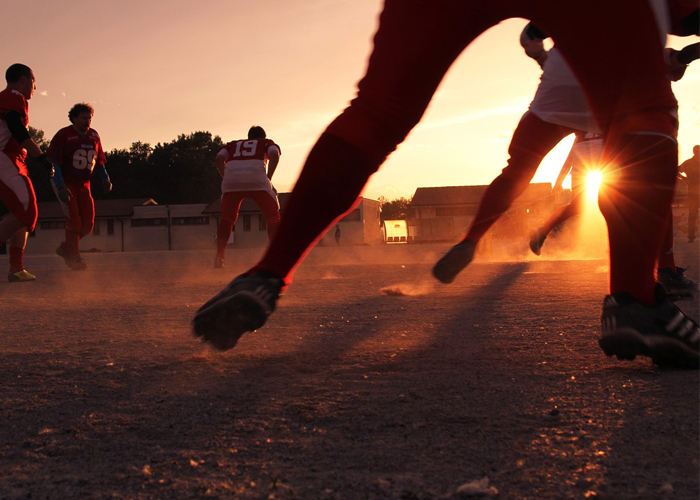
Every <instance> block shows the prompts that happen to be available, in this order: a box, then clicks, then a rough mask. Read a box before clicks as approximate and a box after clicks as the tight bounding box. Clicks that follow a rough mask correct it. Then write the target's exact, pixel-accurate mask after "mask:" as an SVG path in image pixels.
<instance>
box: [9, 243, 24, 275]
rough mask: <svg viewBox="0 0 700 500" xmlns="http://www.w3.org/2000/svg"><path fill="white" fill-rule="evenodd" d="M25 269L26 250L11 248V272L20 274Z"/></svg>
mask: <svg viewBox="0 0 700 500" xmlns="http://www.w3.org/2000/svg"><path fill="white" fill-rule="evenodd" d="M22 269H24V248H20V247H13V246H10V270H11V271H12V272H13V273H18V272H20V271H21V270H22Z"/></svg>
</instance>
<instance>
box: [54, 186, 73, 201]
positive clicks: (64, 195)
mask: <svg viewBox="0 0 700 500" xmlns="http://www.w3.org/2000/svg"><path fill="white" fill-rule="evenodd" d="M56 191H58V199H59V200H61V201H62V202H63V203H68V202H69V201H70V199H71V194H70V189H68V188H67V187H66V186H61V187H60V188H56Z"/></svg>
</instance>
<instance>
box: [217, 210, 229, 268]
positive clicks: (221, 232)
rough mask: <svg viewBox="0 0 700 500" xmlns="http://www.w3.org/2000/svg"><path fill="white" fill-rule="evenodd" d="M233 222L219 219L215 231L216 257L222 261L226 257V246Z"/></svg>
mask: <svg viewBox="0 0 700 500" xmlns="http://www.w3.org/2000/svg"><path fill="white" fill-rule="evenodd" d="M232 230H233V221H230V220H224V219H221V222H219V227H218V228H217V229H216V256H217V257H218V258H220V259H223V258H224V257H225V256H226V245H228V239H229V238H230V237H231V231H232Z"/></svg>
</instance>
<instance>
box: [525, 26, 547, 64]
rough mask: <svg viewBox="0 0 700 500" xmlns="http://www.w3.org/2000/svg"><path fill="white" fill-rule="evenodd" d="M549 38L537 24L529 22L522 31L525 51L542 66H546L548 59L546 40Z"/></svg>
mask: <svg viewBox="0 0 700 500" xmlns="http://www.w3.org/2000/svg"><path fill="white" fill-rule="evenodd" d="M546 38H548V37H547V35H545V34H544V33H543V32H542V31H541V30H540V29H539V28H538V27H537V26H535V25H534V24H532V23H528V24H527V26H525V28H524V29H523V31H522V33H520V45H521V46H522V48H523V49H525V53H526V54H527V55H528V56H529V57H531V58H532V59H534V60H535V61H537V64H539V65H540V67H544V63H545V61H546V60H547V51H546V50H545V48H544V40H545V39H546Z"/></svg>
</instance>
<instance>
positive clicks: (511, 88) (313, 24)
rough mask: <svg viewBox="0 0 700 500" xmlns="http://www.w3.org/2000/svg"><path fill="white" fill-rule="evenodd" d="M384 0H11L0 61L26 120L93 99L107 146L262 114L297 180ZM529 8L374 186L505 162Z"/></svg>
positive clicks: (694, 105) (693, 91)
mask: <svg viewBox="0 0 700 500" xmlns="http://www.w3.org/2000/svg"><path fill="white" fill-rule="evenodd" d="M381 5H382V2H380V1H379V0H304V1H303V2H301V1H288V0H287V1H283V0H268V1H266V2H262V3H257V4H255V6H253V4H251V3H249V2H241V1H230V0H229V1H222V0H203V1H200V2H194V3H193V2H188V1H184V0H173V1H171V2H167V3H164V2H141V1H137V0H114V1H111V2H83V1H79V2H12V3H9V4H8V5H6V6H5V7H4V9H3V14H4V18H5V23H4V26H3V43H2V44H0V65H2V66H3V71H4V69H5V68H7V67H8V66H9V65H10V64H12V63H15V62H21V63H24V64H27V65H28V66H30V67H31V68H32V69H33V70H34V72H35V74H36V77H37V93H36V94H35V96H34V98H33V99H32V100H31V101H30V124H31V125H32V126H33V127H35V128H38V129H41V130H43V131H44V132H45V134H46V135H47V137H48V138H50V137H52V136H53V134H54V133H55V132H56V131H57V130H58V129H59V128H61V127H64V126H66V125H67V124H68V118H67V113H68V110H69V109H70V107H71V106H72V105H73V104H75V103H76V102H80V101H86V102H89V103H91V104H92V105H93V106H94V107H95V117H94V119H93V124H92V126H93V127H94V128H95V129H96V130H98V131H99V133H100V135H101V136H102V142H103V144H104V147H105V149H107V150H111V149H114V148H129V147H130V146H131V144H132V143H133V142H136V141H143V142H148V143H151V145H155V144H156V143H159V142H170V141H172V140H174V139H175V138H176V137H177V136H178V135H179V134H189V133H191V132H195V131H200V130H204V131H209V132H211V133H212V134H214V135H218V136H221V138H222V139H223V140H224V141H230V140H233V139H238V138H241V137H243V136H244V135H245V133H246V132H247V130H248V127H249V126H250V125H252V124H258V125H262V126H263V127H264V128H265V129H266V130H267V133H268V136H269V137H270V138H272V139H273V140H275V141H276V142H277V143H279V144H280V146H281V148H282V152H283V154H282V158H281V161H280V166H279V168H278V169H277V172H276V174H275V179H274V181H275V184H276V186H277V188H278V190H280V191H288V190H290V189H291V188H292V186H293V184H294V182H295V180H296V178H297V176H298V175H299V172H300V169H301V167H302V164H303V162H304V159H305V157H306V155H307V153H308V151H309V149H310V148H311V146H312V145H313V143H314V141H315V140H316V138H317V137H318V135H319V134H320V133H321V132H322V131H323V129H324V128H325V126H326V125H327V124H328V123H329V122H330V120H331V119H333V118H334V117H335V116H336V115H337V114H338V113H339V112H340V111H341V110H342V109H344V108H345V106H347V104H348V102H349V101H350V99H352V98H353V96H354V93H355V85H356V83H357V81H358V80H359V78H360V77H361V76H362V74H363V73H364V69H365V64H366V60H367V57H368V55H369V53H370V51H371V39H372V35H373V33H374V31H375V30H376V27H377V16H378V13H379V11H380V9H381ZM8 20H12V22H9V21H8ZM525 23H526V21H525V20H522V19H514V20H510V21H507V22H504V23H502V24H500V25H499V26H497V27H495V28H493V29H491V30H490V31H488V32H487V33H486V34H485V35H483V36H482V37H480V38H479V39H478V40H477V41H476V42H475V43H474V44H473V45H472V46H471V47H470V48H469V49H468V50H467V51H466V52H465V53H464V54H462V56H461V57H460V58H459V59H458V60H457V62H456V64H455V65H454V66H453V67H452V69H451V70H450V72H449V73H448V75H447V78H446V79H445V81H444V82H443V84H442V85H441V87H440V88H439V90H438V92H437V94H436V95H435V98H434V100H433V102H432V103H431V105H430V107H429V109H428V111H427V113H426V115H425V117H424V119H423V121H422V122H421V123H420V124H419V125H418V127H416V129H415V130H414V131H413V132H412V133H411V134H410V135H409V137H408V139H407V141H406V142H405V143H404V144H402V145H401V146H400V147H399V149H398V151H397V152H395V153H394V154H393V155H392V156H391V157H390V158H389V160H388V161H387V162H386V164H385V165H384V166H383V167H382V169H381V170H380V171H379V173H377V174H375V176H374V177H373V178H372V179H371V181H370V184H369V185H368V187H367V189H366V190H365V195H366V196H368V197H370V198H377V197H378V196H380V195H383V196H386V197H387V198H389V199H393V198H397V197H399V196H406V197H409V196H412V195H413V193H414V191H415V189H416V188H417V187H430V186H448V185H468V184H488V183H489V182H491V180H492V179H493V178H494V177H495V176H496V175H498V173H499V172H500V170H501V169H502V168H503V167H504V166H505V161H506V159H507V146H508V142H509V140H510V137H511V134H512V132H513V130H514V128H515V126H516V125H517V123H518V120H519V119H520V116H521V115H522V114H523V113H524V112H525V111H526V109H527V106H528V104H529V102H530V100H531V99H532V96H533V95H534V92H535V89H536V87H537V84H538V83H539V76H540V69H539V67H538V66H537V64H536V63H535V62H534V61H532V60H530V59H529V58H528V57H527V56H525V54H524V53H523V51H522V49H521V48H520V45H519V43H518V36H519V33H520V30H521V29H522V27H523V26H524V25H525ZM693 41H697V38H689V39H684V40H679V39H674V40H672V41H671V44H672V46H674V47H676V48H678V47H682V46H685V45H686V44H687V43H691V42H693ZM611 50H614V48H611ZM699 82H700V63H695V65H691V67H690V68H689V69H688V71H687V72H686V74H685V77H684V78H683V79H682V80H681V81H680V82H678V83H675V84H674V91H675V92H676V95H677V97H678V99H679V102H680V120H681V129H680V137H679V142H680V156H681V159H685V158H688V157H690V156H691V155H692V147H693V145H694V144H697V143H698V142H700V107H699V105H698V102H697V96H698V90H700V85H699ZM570 144H571V139H570V138H567V140H565V141H564V143H563V144H560V145H559V146H558V147H557V148H556V149H555V150H554V151H553V152H552V153H551V154H550V155H549V157H548V158H547V159H545V162H544V164H543V166H542V167H541V168H540V171H539V172H538V174H537V176H536V177H535V181H537V182H553V181H554V179H555V178H556V175H557V173H558V172H559V169H560V166H561V162H562V161H563V160H564V158H565V157H566V154H567V152H568V147H569V146H570ZM108 168H109V166H108Z"/></svg>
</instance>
